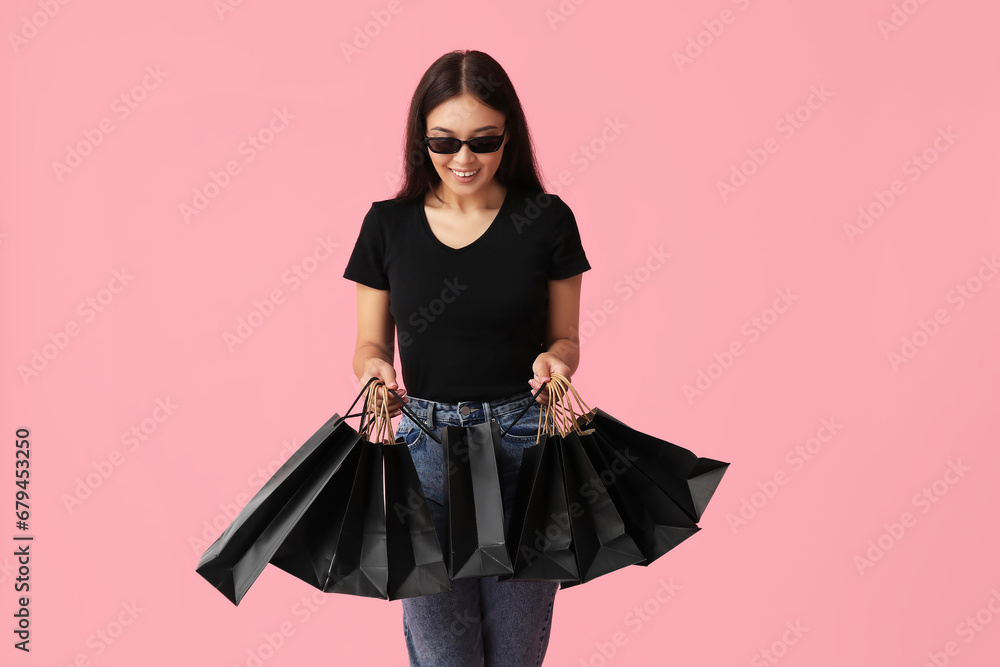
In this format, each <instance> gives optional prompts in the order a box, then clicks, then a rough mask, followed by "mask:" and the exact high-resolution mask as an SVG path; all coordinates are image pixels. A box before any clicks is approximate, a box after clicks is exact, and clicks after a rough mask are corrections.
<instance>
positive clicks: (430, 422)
mask: <svg viewBox="0 0 1000 667" xmlns="http://www.w3.org/2000/svg"><path fill="white" fill-rule="evenodd" d="M427 428H429V429H430V430H432V431H433V430H434V401H427Z"/></svg>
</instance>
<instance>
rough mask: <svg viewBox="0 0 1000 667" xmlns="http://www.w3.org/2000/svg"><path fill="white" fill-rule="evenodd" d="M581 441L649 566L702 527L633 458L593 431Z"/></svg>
mask: <svg viewBox="0 0 1000 667" xmlns="http://www.w3.org/2000/svg"><path fill="white" fill-rule="evenodd" d="M580 442H581V443H582V445H583V447H584V449H585V450H586V452H587V454H588V456H589V457H590V460H591V461H592V462H593V463H594V468H595V471H596V472H597V475H598V478H599V479H600V480H601V482H602V484H603V485H604V487H605V488H606V489H607V491H608V494H609V495H610V496H611V499H612V502H614V505H615V507H616V508H617V509H618V512H619V513H620V514H621V517H622V520H623V522H624V524H625V532H626V533H628V534H629V535H631V536H632V538H633V539H634V540H635V543H636V545H637V546H638V547H639V551H640V552H641V553H642V555H643V557H644V558H645V560H643V561H641V562H638V563H636V565H649V564H650V563H652V562H653V561H655V560H656V559H657V558H659V557H660V556H662V555H663V554H665V553H667V552H668V551H670V550H671V549H673V548H674V547H676V546H677V545H679V544H680V543H681V542H683V541H684V540H686V539H687V538H689V537H691V536H692V535H694V534H695V533H697V532H698V531H699V530H701V528H700V527H699V526H698V524H697V523H695V521H694V520H693V519H692V518H691V517H690V516H688V515H687V513H686V512H684V510H682V509H681V508H680V506H678V505H677V503H675V502H674V501H673V500H672V499H671V498H670V496H668V495H667V494H666V493H665V492H664V491H663V490H662V489H661V488H660V487H658V486H656V485H655V484H654V483H653V482H652V480H650V479H649V478H648V477H646V475H645V474H643V472H642V471H641V470H639V469H638V468H636V466H635V461H634V460H632V459H630V458H628V457H626V456H625V455H624V454H622V453H621V452H619V451H618V450H616V449H615V448H613V447H612V446H611V445H609V444H608V443H607V442H606V441H605V440H604V438H603V436H601V434H600V433H597V432H596V431H595V432H594V433H591V434H589V435H584V436H580Z"/></svg>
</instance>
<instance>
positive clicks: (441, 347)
mask: <svg viewBox="0 0 1000 667" xmlns="http://www.w3.org/2000/svg"><path fill="white" fill-rule="evenodd" d="M590 268H591V267H590V263H589V262H588V261H587V256H586V254H585V253H584V250H583V245H582V243H581V241H580V232H579V229H578V228H577V225H576V218H575V217H574V216H573V212H572V211H571V210H570V208H569V206H567V205H566V203H565V202H563V201H562V199H560V198H559V197H558V196H557V195H553V194H547V193H543V192H538V191H531V190H526V189H522V188H510V187H509V188H507V194H506V196H505V198H504V201H503V204H502V205H501V206H500V210H499V212H498V213H497V216H496V218H495V219H494V220H493V223H492V224H491V225H490V227H488V228H487V230H486V231H485V232H483V234H482V235H481V236H480V237H479V238H478V239H476V240H475V241H473V242H472V243H470V244H468V245H466V246H465V247H462V248H457V249H456V248H451V247H449V246H446V245H445V244H444V243H442V242H441V241H440V240H439V239H438V238H437V237H436V236H434V233H433V232H432V231H431V228H430V225H429V224H428V222H427V215H426V213H425V212H424V202H423V200H422V199H421V200H417V201H413V202H402V201H399V200H396V199H386V200H383V201H377V202H374V203H373V204H372V206H371V208H370V209H369V211H368V213H367V214H366V215H365V218H364V221H363V222H362V224H361V231H360V233H359V234H358V240H357V243H356V244H355V246H354V251H353V252H352V253H351V257H350V259H349V260H348V263H347V268H346V270H345V271H344V277H345V278H347V279H348V280H353V281H355V282H359V283H362V284H364V285H368V286H369V287H374V288H375V289H381V290H388V291H389V310H390V312H391V314H392V317H393V319H394V320H395V322H396V335H397V340H398V349H399V358H400V363H401V365H402V376H403V378H402V379H403V381H402V383H401V385H402V386H404V387H406V391H407V394H409V395H411V396H416V397H419V398H426V399H428V400H432V401H439V402H444V403H457V402H458V401H486V400H493V399H497V398H503V397H506V396H511V395H513V394H517V393H520V392H523V391H528V390H530V389H531V387H529V386H528V380H530V379H531V377H532V371H531V365H532V364H533V363H534V361H535V357H537V356H538V355H539V354H540V353H542V352H544V351H545V350H546V349H547V348H546V346H545V325H546V322H547V320H548V302H549V294H548V282H547V281H548V280H549V279H553V280H559V279H562V278H569V277H571V276H575V275H576V274H578V273H582V272H584V271H587V270H588V269H590Z"/></svg>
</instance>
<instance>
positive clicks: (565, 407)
mask: <svg viewBox="0 0 1000 667" xmlns="http://www.w3.org/2000/svg"><path fill="white" fill-rule="evenodd" d="M551 376H552V384H551V385H550V387H549V406H547V407H550V409H549V410H546V413H547V414H546V428H547V429H550V430H551V431H552V432H553V433H554V432H556V430H557V429H558V434H559V435H566V434H568V433H569V432H570V431H576V432H577V434H578V435H587V434H589V433H593V432H594V429H588V430H586V431H585V430H583V429H582V428H580V419H581V418H585V417H586V415H587V414H589V413H591V412H593V410H592V409H591V408H590V406H589V405H587V403H586V402H585V401H584V400H583V398H581V397H580V394H579V392H577V390H576V387H574V386H573V385H572V383H570V381H569V378H567V377H566V376H565V375H562V374H561V373H551ZM574 398H575V399H576V402H577V403H578V404H579V406H580V407H581V408H586V411H585V412H579V413H578V412H577V411H576V409H575V408H574V406H573V400H572V399H574ZM588 421H589V420H588Z"/></svg>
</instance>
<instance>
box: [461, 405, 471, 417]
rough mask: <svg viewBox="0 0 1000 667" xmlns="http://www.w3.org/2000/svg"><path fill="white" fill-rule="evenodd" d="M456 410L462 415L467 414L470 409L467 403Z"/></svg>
mask: <svg viewBox="0 0 1000 667" xmlns="http://www.w3.org/2000/svg"><path fill="white" fill-rule="evenodd" d="M458 411H459V412H461V413H462V414H463V415H467V414H469V413H470V412H472V409H471V408H470V407H469V406H468V405H463V406H462V407H460V408H459V409H458Z"/></svg>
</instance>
